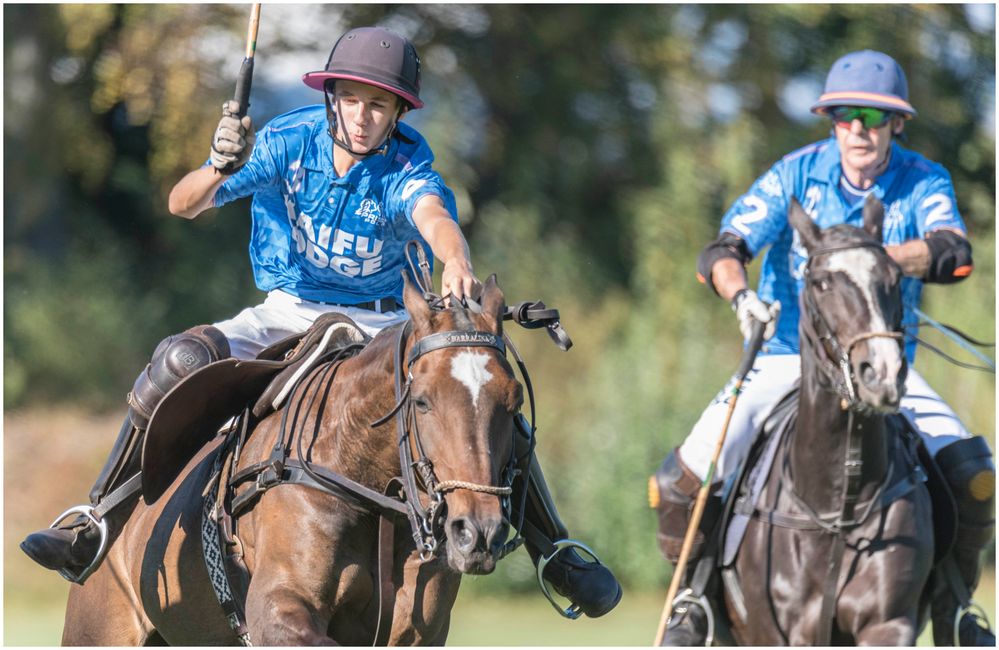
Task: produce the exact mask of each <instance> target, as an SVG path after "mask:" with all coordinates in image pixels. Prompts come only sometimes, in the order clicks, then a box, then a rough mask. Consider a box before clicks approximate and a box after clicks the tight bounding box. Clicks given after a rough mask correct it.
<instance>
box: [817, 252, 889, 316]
mask: <svg viewBox="0 0 999 650" xmlns="http://www.w3.org/2000/svg"><path fill="white" fill-rule="evenodd" d="M877 265H878V259H877V257H876V256H875V255H874V253H872V252H871V251H868V250H864V249H862V248H860V249H855V250H848V251H843V252H841V253H836V254H835V255H830V256H829V266H828V269H829V270H830V271H839V272H842V273H845V274H846V275H847V277H848V278H850V280H852V281H853V284H854V285H856V287H857V288H858V289H860V292H861V293H862V294H863V295H864V300H865V301H866V302H867V313H868V314H870V317H871V331H874V332H884V331H886V330H887V329H888V328H887V327H885V323H884V320H883V319H882V318H881V312H880V311H879V310H878V309H875V307H874V296H872V295H871V274H872V273H873V272H874V269H875V268H876V267H877Z"/></svg>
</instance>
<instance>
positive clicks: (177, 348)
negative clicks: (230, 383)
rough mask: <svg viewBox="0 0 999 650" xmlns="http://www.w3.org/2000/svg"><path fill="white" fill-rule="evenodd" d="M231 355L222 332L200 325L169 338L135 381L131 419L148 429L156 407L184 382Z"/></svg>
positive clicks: (130, 412) (135, 423)
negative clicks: (200, 369)
mask: <svg viewBox="0 0 999 650" xmlns="http://www.w3.org/2000/svg"><path fill="white" fill-rule="evenodd" d="M228 356H229V341H228V340H227V339H226V337H225V334H223V333H222V332H221V331H220V330H219V329H217V328H215V327H213V326H211V325H199V326H198V327H192V328H191V329H189V330H186V331H184V332H181V333H180V334H176V335H174V336H168V337H167V338H165V339H163V340H162V341H160V343H159V345H157V346H156V350H154V351H153V358H152V360H151V361H150V362H149V364H148V365H147V366H146V368H145V370H143V371H142V372H141V373H140V374H139V376H138V377H137V378H136V380H135V384H134V385H133V386H132V391H131V392H130V393H129V394H128V417H129V419H131V421H132V424H133V425H135V427H136V428H137V429H145V428H146V427H147V426H148V425H149V419H150V418H151V417H152V415H153V411H155V410H156V406H157V405H158V404H159V403H160V400H162V399H163V396H164V395H166V394H167V393H168V392H170V389H172V388H173V387H174V386H176V385H177V384H179V383H180V381H181V380H182V379H184V378H185V377H187V376H188V375H191V374H192V373H194V372H195V371H196V370H198V369H199V368H203V367H204V366H207V365H208V364H210V363H212V362H214V361H218V360H220V359H225V358H226V357H228Z"/></svg>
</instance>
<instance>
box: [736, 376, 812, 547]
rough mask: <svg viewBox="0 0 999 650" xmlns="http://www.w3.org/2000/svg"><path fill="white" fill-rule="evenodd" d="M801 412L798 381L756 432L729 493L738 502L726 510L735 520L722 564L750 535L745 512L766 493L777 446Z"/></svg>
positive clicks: (753, 506)
mask: <svg viewBox="0 0 999 650" xmlns="http://www.w3.org/2000/svg"><path fill="white" fill-rule="evenodd" d="M797 414H798V384H797V383H796V384H795V385H794V388H792V389H791V390H790V391H789V392H788V394H787V395H785V396H784V397H782V398H781V400H780V402H778V404H777V406H775V407H774V409H773V411H771V412H770V414H769V415H768V416H767V418H766V420H764V421H763V425H762V426H761V427H760V429H759V431H757V433H756V442H754V443H753V448H752V450H751V451H750V453H749V454H748V455H747V456H746V460H745V461H743V463H744V464H743V466H742V468H740V470H739V474H738V480H737V481H736V483H735V485H734V489H732V491H731V492H730V494H729V495H728V496H727V499H730V500H734V502H735V503H734V504H726V505H727V506H728V507H726V508H725V511H726V512H731V513H732V514H731V519H730V520H729V522H728V525H726V526H724V527H723V530H724V531H725V532H724V539H723V545H722V549H723V551H722V561H721V565H722V566H728V565H730V564H731V563H732V562H733V561H734V560H735V554H736V552H737V551H738V550H739V546H740V545H741V544H742V538H743V536H744V535H745V534H746V527H747V526H748V525H749V520H750V516H749V515H746V514H743V513H744V512H752V511H753V508H755V507H756V501H757V499H759V497H760V494H761V493H762V492H763V486H764V485H766V482H767V477H769V476H770V468H771V467H772V465H773V461H774V457H775V456H776V453H777V448H778V447H780V442H781V440H782V439H783V438H784V436H786V435H787V432H788V431H789V430H790V429H791V428H792V427H793V426H794V423H795V421H796V420H797ZM747 502H748V503H747Z"/></svg>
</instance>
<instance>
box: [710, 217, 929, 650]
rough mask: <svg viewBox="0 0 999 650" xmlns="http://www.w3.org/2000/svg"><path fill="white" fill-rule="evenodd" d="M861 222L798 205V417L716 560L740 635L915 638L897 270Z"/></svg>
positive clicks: (918, 510)
mask: <svg viewBox="0 0 999 650" xmlns="http://www.w3.org/2000/svg"><path fill="white" fill-rule="evenodd" d="M882 219H883V209H882V207H881V204H880V203H879V202H876V201H871V200H869V201H868V202H867V203H866V204H865V208H864V224H865V227H864V229H863V230H861V229H859V228H854V227H852V226H847V225H840V226H835V227H832V228H829V229H826V230H821V231H820V229H819V228H818V227H817V226H816V225H815V224H814V223H813V222H812V221H811V219H810V218H809V217H808V216H807V215H806V214H805V213H804V211H803V210H802V209H801V207H800V206H799V205H797V203H794V204H793V206H792V208H791V210H790V212H789V221H790V223H791V225H792V226H793V227H794V229H795V230H796V231H797V233H798V236H799V237H800V239H801V242H802V244H803V245H804V247H805V248H806V249H807V251H808V255H809V259H808V263H807V266H806V267H805V271H804V273H805V286H804V289H803V293H802V296H801V305H802V310H801V311H802V313H801V321H800V333H801V387H800V392H799V396H798V409H797V420H796V422H793V424H792V425H791V426H792V427H793V428H792V429H791V430H790V431H789V434H788V435H787V436H785V437H784V438H783V439H780V438H775V442H776V441H777V440H781V441H780V443H779V446H778V447H777V448H776V451H775V456H774V458H775V460H774V461H773V464H772V465H771V469H770V474H769V477H768V478H767V479H766V481H765V482H762V489H761V490H760V492H759V498H758V500H757V501H756V505H755V509H754V510H753V511H752V513H751V515H750V516H749V520H748V525H747V528H746V530H745V537H744V539H743V542H742V545H741V547H740V548H739V550H738V554H737V555H736V556H735V559H734V562H731V563H729V565H728V567H727V568H723V577H724V578H725V580H724V581H723V583H724V586H725V603H726V610H727V612H726V613H727V618H728V619H729V621H730V622H731V624H732V630H731V631H732V634H733V636H734V640H735V641H736V642H737V643H739V644H740V645H757V646H773V645H830V644H832V645H848V644H859V645H912V644H914V643H915V641H916V637H917V636H918V631H919V629H920V628H921V627H922V625H924V624H925V607H926V602H927V601H926V598H927V597H928V592H929V589H927V581H928V579H929V576H930V572H931V568H932V565H933V558H934V539H933V523H932V517H933V515H932V510H931V502H930V495H929V493H928V491H927V489H926V487H925V484H924V483H923V479H924V478H925V476H924V475H923V474H922V470H921V468H920V467H919V465H918V461H917V459H916V457H915V454H914V453H913V451H912V446H913V445H912V443H913V439H912V437H911V435H912V434H910V433H909V432H905V431H904V430H903V429H902V427H900V426H899V421H900V420H901V418H900V417H891V416H890V414H892V413H895V412H896V411H897V410H898V406H899V400H900V399H901V397H902V394H903V390H904V382H905V376H906V370H907V366H906V359H905V355H904V353H903V349H902V343H903V342H902V335H901V331H902V330H901V319H902V302H901V292H900V289H899V281H900V278H901V270H900V269H899V267H898V266H897V265H896V264H895V263H894V262H893V261H892V260H891V258H890V257H889V256H888V255H887V253H886V252H885V251H884V249H883V248H882V246H881V224H882Z"/></svg>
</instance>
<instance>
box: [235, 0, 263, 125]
mask: <svg viewBox="0 0 999 650" xmlns="http://www.w3.org/2000/svg"><path fill="white" fill-rule="evenodd" d="M259 26H260V4H259V3H255V4H254V5H253V9H252V10H251V11H250V25H249V27H248V28H247V30H246V55H245V56H244V57H243V64H242V65H241V66H239V75H237V76H236V92H235V94H234V95H233V99H235V100H236V101H237V102H239V112H238V114H237V115H236V117H237V118H240V117H243V116H244V115H246V113H247V111H249V109H250V87H251V86H252V85H253V55H254V54H255V53H256V51H257V28H258V27H259Z"/></svg>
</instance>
